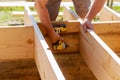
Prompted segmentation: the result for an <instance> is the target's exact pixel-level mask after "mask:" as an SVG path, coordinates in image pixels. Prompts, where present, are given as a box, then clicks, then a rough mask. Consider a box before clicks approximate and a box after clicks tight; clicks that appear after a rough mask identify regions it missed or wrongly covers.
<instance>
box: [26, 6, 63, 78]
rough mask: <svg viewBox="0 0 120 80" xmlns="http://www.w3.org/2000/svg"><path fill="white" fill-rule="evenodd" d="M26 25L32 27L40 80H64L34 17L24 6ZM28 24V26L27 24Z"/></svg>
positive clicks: (35, 58)
mask: <svg viewBox="0 0 120 80" xmlns="http://www.w3.org/2000/svg"><path fill="white" fill-rule="evenodd" d="M25 12H26V19H28V20H27V21H28V22H26V25H33V27H34V39H35V45H34V60H35V63H36V65H37V69H38V72H39V74H40V76H41V79H42V80H65V78H64V76H63V74H62V72H61V70H60V68H59V66H58V64H57V62H56V60H55V59H54V57H53V54H52V52H51V51H50V50H48V45H47V43H46V41H45V39H44V37H43V35H42V33H41V31H40V29H39V27H38V25H37V23H36V21H35V20H34V17H33V16H32V15H31V13H30V9H29V7H28V6H25ZM29 23H30V24H29Z"/></svg>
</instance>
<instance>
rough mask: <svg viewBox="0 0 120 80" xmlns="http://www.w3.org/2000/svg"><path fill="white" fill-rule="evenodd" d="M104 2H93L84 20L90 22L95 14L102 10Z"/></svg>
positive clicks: (96, 0) (99, 0)
mask: <svg viewBox="0 0 120 80" xmlns="http://www.w3.org/2000/svg"><path fill="white" fill-rule="evenodd" d="M105 1H106V0H95V1H94V2H93V4H92V6H91V8H90V10H89V12H88V13H87V15H86V17H85V18H87V19H89V20H90V21H91V20H92V19H93V18H94V17H95V16H96V15H97V13H98V12H99V11H100V10H101V9H102V7H103V6H104V3H105Z"/></svg>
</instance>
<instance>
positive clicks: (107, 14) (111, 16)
mask: <svg viewBox="0 0 120 80" xmlns="http://www.w3.org/2000/svg"><path fill="white" fill-rule="evenodd" d="M99 18H100V21H118V20H120V15H119V14H118V13H117V12H115V11H114V10H112V9H110V8H109V7H107V6H104V7H103V9H102V10H101V11H100V15H99Z"/></svg>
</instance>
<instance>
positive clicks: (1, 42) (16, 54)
mask: <svg viewBox="0 0 120 80" xmlns="http://www.w3.org/2000/svg"><path fill="white" fill-rule="evenodd" d="M0 36H1V37H0V60H5V59H27V58H33V45H34V39H33V28H32V27H20V26H19V27H18V26H17V27H9V28H0Z"/></svg>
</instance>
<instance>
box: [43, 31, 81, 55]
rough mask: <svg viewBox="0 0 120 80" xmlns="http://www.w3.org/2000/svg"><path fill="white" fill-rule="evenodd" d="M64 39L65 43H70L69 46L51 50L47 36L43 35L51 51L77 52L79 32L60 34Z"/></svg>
mask: <svg viewBox="0 0 120 80" xmlns="http://www.w3.org/2000/svg"><path fill="white" fill-rule="evenodd" d="M61 36H62V37H63V39H64V42H65V43H66V44H67V45H71V46H70V47H67V48H65V49H63V50H60V51H54V50H52V44H51V42H50V40H49V38H48V37H45V40H46V42H47V44H48V45H49V47H50V49H51V51H52V53H65V54H66V53H73V52H78V51H79V33H70V34H66V35H61Z"/></svg>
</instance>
